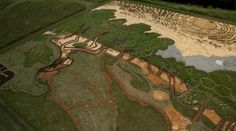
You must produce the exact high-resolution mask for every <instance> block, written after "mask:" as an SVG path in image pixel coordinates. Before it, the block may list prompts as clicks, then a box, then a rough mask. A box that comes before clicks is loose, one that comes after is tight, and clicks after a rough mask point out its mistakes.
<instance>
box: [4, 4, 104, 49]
mask: <svg viewBox="0 0 236 131" xmlns="http://www.w3.org/2000/svg"><path fill="white" fill-rule="evenodd" d="M105 1H106V0H100V1H95V0H90V1H85V0H67V1H64V0H33V1H31V0H4V1H1V2H0V28H1V31H0V37H1V39H0V42H1V44H0V48H1V50H0V51H1V52H2V51H6V50H7V49H10V48H11V47H12V45H15V46H16V45H19V44H22V42H20V43H19V41H21V40H24V39H26V38H28V37H29V36H33V34H35V33H37V32H40V31H41V30H43V29H44V28H47V27H49V26H52V25H55V24H57V23H60V22H63V20H64V19H68V18H70V17H73V16H75V15H76V14H78V13H80V12H83V11H84V10H86V9H88V10H89V9H90V8H91V7H93V6H96V5H97V4H99V3H101V2H105ZM28 40H29V39H28Z"/></svg>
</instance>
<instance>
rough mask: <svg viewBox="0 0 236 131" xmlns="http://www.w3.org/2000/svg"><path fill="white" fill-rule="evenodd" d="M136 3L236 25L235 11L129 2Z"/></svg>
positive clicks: (140, 0) (156, 1)
mask: <svg viewBox="0 0 236 131" xmlns="http://www.w3.org/2000/svg"><path fill="white" fill-rule="evenodd" d="M129 1H136V2H138V3H146V4H147V5H150V6H154V7H155V6H156V7H157V8H163V9H167V10H171V11H176V12H179V13H184V14H189V15H197V16H200V17H204V18H207V19H215V20H218V21H222V22H227V23H230V24H234V25H236V11H235V10H224V9H219V8H212V7H208V8H204V7H201V6H197V5H187V4H177V3H172V2H167V1H162V0H129Z"/></svg>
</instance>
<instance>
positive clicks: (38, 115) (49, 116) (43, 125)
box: [0, 91, 76, 131]
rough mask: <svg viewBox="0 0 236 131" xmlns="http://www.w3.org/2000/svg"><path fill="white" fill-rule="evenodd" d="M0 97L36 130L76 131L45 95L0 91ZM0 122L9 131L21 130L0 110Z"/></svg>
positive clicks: (61, 111)
mask: <svg viewBox="0 0 236 131" xmlns="http://www.w3.org/2000/svg"><path fill="white" fill-rule="evenodd" d="M0 96H1V98H3V99H4V100H5V101H6V103H7V104H8V105H9V106H10V107H12V108H13V109H14V110H15V111H16V112H17V113H18V114H19V115H20V116H22V117H23V119H25V120H26V121H27V122H28V123H29V124H30V125H32V126H33V127H34V128H35V129H37V130H45V131H52V130H60V131H73V130H76V128H75V126H74V125H73V123H72V121H71V119H70V118H69V117H68V116H67V115H66V113H65V112H64V111H63V110H62V109H60V108H59V107H57V106H56V105H55V104H54V103H52V102H50V101H48V100H47V99H46V94H45V95H41V96H37V97H36V96H32V95H27V94H24V93H14V92H11V91H0ZM0 114H3V116H2V115H1V117H0V122H1V123H2V124H4V125H5V126H6V128H9V130H10V129H11V130H16V131H18V130H19V131H21V130H25V129H22V127H21V126H19V125H18V124H17V123H16V122H15V121H14V120H12V118H11V117H10V118H9V116H8V114H7V113H6V112H5V110H2V108H0Z"/></svg>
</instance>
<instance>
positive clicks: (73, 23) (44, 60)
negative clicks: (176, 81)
mask: <svg viewBox="0 0 236 131" xmlns="http://www.w3.org/2000/svg"><path fill="white" fill-rule="evenodd" d="M101 1H103V0H101ZM101 1H99V2H101ZM25 2H26V3H25ZM50 2H52V3H54V4H56V5H57V4H60V6H59V5H58V6H54V7H55V8H56V9H55V11H57V13H55V12H54V11H51V8H50V7H51V6H50V5H51V4H52V3H50ZM84 2H85V1H83V2H82V3H83V4H81V3H80V2H75V1H73V0H71V1H70V2H68V3H67V4H68V5H67V4H63V2H62V1H55V0H50V1H47V2H46V3H44V2H42V0H35V1H28V0H26V1H22V2H19V3H7V2H6V3H1V4H0V20H1V21H0V28H3V31H1V32H0V37H1V39H0V42H1V43H2V44H1V45H0V48H3V47H5V46H9V45H8V43H9V42H11V41H12V40H17V39H18V38H20V37H22V36H24V35H28V33H30V32H31V31H34V30H37V29H39V28H42V27H44V26H46V25H47V24H48V23H50V22H55V21H57V20H59V19H61V18H62V17H64V16H66V15H68V14H70V13H71V12H74V11H75V12H76V11H81V10H83V9H84V8H85V5H84V4H85V3H86V2H85V3H84ZM89 2H92V3H87V4H88V5H90V4H93V2H95V0H89ZM96 2H97V1H96ZM22 3H24V4H22ZM39 3H40V4H39ZM11 4H13V5H12V6H10V5H11ZM36 5H37V7H35V8H33V7H34V6H36ZM88 5H87V6H88ZM24 6H27V7H32V8H27V9H28V10H27V9H26V8H24ZM68 6H71V7H73V8H71V9H69V10H67V11H66V12H64V11H63V10H65V9H67V8H68ZM166 6H172V5H166ZM13 7H15V8H14V9H12V10H10V9H11V8H13ZM44 7H45V8H44ZM46 7H47V8H46ZM77 7H79V9H78V8H77ZM168 8H169V7H168ZM176 8H181V6H180V7H176ZM183 8H184V7H183ZM196 8H198V7H196ZM41 9H44V10H43V12H41V11H38V10H41ZM62 9H63V10H62ZM183 10H187V7H186V9H182V10H181V11H183ZM44 11H46V12H48V11H49V12H50V13H54V14H60V15H58V16H50V13H49V14H48V16H47V15H46V16H44V15H43V14H45V12H44ZM28 12H35V14H34V16H32V15H31V14H29V13H28ZM58 12H59V13H58ZM62 12H63V13H62ZM193 12H194V11H193ZM27 13H28V14H27ZM199 14H201V13H199ZM23 16H25V17H23ZM35 16H39V17H35ZM61 16H62V17H61ZM222 16H223V15H222ZM22 17H23V18H22ZM226 17H227V19H228V17H231V15H229V16H227V15H226V16H224V18H222V19H226ZM3 18H7V19H3ZM110 18H113V12H112V11H111V10H101V11H93V12H88V13H86V14H83V15H80V16H76V17H73V18H71V19H70V20H68V21H67V22H65V23H62V24H60V25H59V26H57V27H56V30H64V31H68V32H73V31H75V30H76V29H78V27H79V26H80V25H81V24H83V23H85V26H88V27H90V29H89V30H88V31H87V32H86V33H85V34H84V35H85V36H86V37H88V38H90V39H93V38H94V37H95V36H96V35H97V34H99V33H102V32H104V31H109V34H107V35H105V36H103V37H102V38H101V39H100V41H99V42H101V43H102V44H104V45H106V46H108V47H111V48H114V49H117V50H123V51H124V52H127V53H129V54H131V55H134V56H136V57H139V58H141V59H144V60H146V61H147V62H149V63H151V64H153V65H156V66H158V67H160V68H162V69H164V70H167V71H168V72H171V73H174V74H176V75H177V76H178V77H180V78H181V79H182V80H183V81H184V82H186V83H188V84H190V85H191V86H190V87H199V88H195V89H197V90H202V91H204V92H206V93H208V94H209V96H210V97H213V98H214V99H215V100H216V102H218V103H217V104H218V105H220V104H222V103H223V104H226V105H227V106H226V107H227V108H228V107H229V109H230V110H222V109H223V108H224V107H222V108H221V107H219V108H218V105H217V104H215V105H214V106H211V107H214V108H215V107H216V108H217V110H216V111H217V113H218V114H220V115H221V116H222V117H225V118H226V119H228V118H229V119H235V118H234V117H235V116H236V115H235V110H236V104H235V102H236V100H235V96H234V95H233V94H235V93H236V89H235V88H234V87H235V86H236V79H235V78H236V73H235V72H228V71H227V72H226V71H216V72H212V73H205V72H203V71H200V70H197V69H195V68H194V67H186V66H185V65H184V63H181V62H177V61H176V60H175V59H173V58H168V59H164V58H162V57H158V56H156V55H155V53H156V51H157V50H164V49H167V47H168V46H169V45H171V44H173V41H172V40H170V39H168V38H158V36H159V34H155V33H144V32H146V31H149V30H150V27H149V26H148V25H144V24H135V25H130V26H127V25H123V24H124V23H125V20H109V19H110ZM15 19H21V20H22V21H21V20H20V22H18V21H14V20H15ZM8 20H9V21H8ZM51 20H53V21H51ZM229 20H231V19H229ZM232 21H234V20H233V19H232ZM7 22H9V23H7ZM6 23H7V24H6ZM35 24H37V25H35ZM8 26H9V27H8ZM8 28H9V29H8ZM3 32H4V33H3ZM12 32H14V34H13V33H12ZM9 34H10V35H9ZM113 40H118V41H119V42H118V43H112V41H113ZM58 55H59V52H58V50H57V49H55V47H54V46H52V43H44V37H42V36H41V35H37V36H36V37H34V38H32V41H28V42H26V43H25V44H23V43H22V45H19V47H18V48H12V50H10V51H8V52H6V53H3V54H1V56H0V61H1V64H4V65H6V66H7V67H8V68H9V69H10V70H11V71H13V72H15V73H16V76H15V79H13V80H12V81H11V82H8V83H7V84H5V85H4V87H5V89H11V90H13V91H15V92H26V93H27V94H32V95H37V97H36V96H31V95H27V94H23V93H13V92H10V91H3V90H1V91H0V96H1V97H3V98H4V99H5V100H6V101H7V102H8V103H9V105H10V106H12V107H13V108H14V109H15V110H18V111H19V114H21V115H22V116H23V117H24V118H25V119H26V120H27V121H32V123H31V124H32V125H33V126H34V127H35V128H38V129H41V128H40V127H41V126H42V125H43V126H42V127H44V126H46V128H47V129H48V130H54V128H56V129H59V128H60V127H61V126H60V124H59V125H57V124H56V123H57V121H56V120H55V119H59V120H60V119H62V120H63V122H64V120H66V121H65V123H62V125H63V124H66V125H67V126H66V127H65V128H63V129H64V130H67V129H68V130H70V129H71V130H75V127H74V126H73V125H71V123H72V122H71V121H70V120H69V119H68V118H67V117H66V116H64V115H65V112H63V111H62V110H61V109H59V108H58V107H54V106H55V105H53V104H52V103H51V102H48V101H46V100H45V95H46V94H44V95H42V94H43V93H45V92H46V91H47V85H46V84H45V83H43V84H42V83H40V81H38V79H37V77H36V75H37V71H38V69H40V68H41V67H43V66H45V65H48V64H49V63H50V62H52V61H53V60H54V59H55V58H57V57H58ZM72 58H73V59H75V60H76V61H74V63H73V64H74V66H70V67H67V68H66V69H65V70H62V71H61V72H60V74H59V75H58V76H56V80H55V85H56V87H57V90H58V91H59V93H58V94H57V95H58V96H57V99H60V100H63V101H64V102H65V103H66V104H71V105H73V104H78V103H83V102H85V103H87V102H98V99H97V98H96V96H94V94H92V93H93V92H91V91H89V89H90V88H89V87H87V86H86V85H87V84H86V83H87V81H89V82H90V84H91V85H92V87H93V86H94V85H95V86H96V90H97V93H99V94H100V95H101V96H102V97H105V92H106V91H105V89H104V87H106V85H105V82H104V81H105V79H104V77H102V75H103V74H102V72H101V70H100V67H99V64H101V63H100V56H90V55H85V54H83V53H81V54H76V55H73V56H72ZM107 59H108V60H107V61H105V63H106V64H107V65H111V64H113V63H114V62H115V61H116V59H113V58H112V59H110V58H109V57H108V58H107ZM130 68H131V70H132V69H133V70H136V68H132V67H130ZM129 73H130V72H129ZM132 73H133V74H132ZM132 73H131V76H132V75H133V76H135V77H136V78H134V80H133V83H132V82H131V84H132V85H133V86H135V87H137V89H140V90H142V91H149V89H148V88H147V87H148V86H147V83H146V82H145V80H144V79H143V76H142V74H140V73H137V72H136V71H132ZM202 78H206V79H202ZM201 80H202V81H201ZM38 82H39V83H38ZM83 82H84V84H83ZM201 82H202V83H201ZM65 83H66V84H65ZM199 83H200V84H199ZM212 83H215V84H214V85H212ZM42 85H43V86H42ZM65 85H66V86H65ZM222 89H226V90H222ZM112 91H113V93H114V95H115V97H116V99H117V102H118V103H117V104H118V106H119V107H120V108H119V109H118V110H117V112H118V116H117V124H118V130H121V131H123V130H126V129H127V130H131V129H133V128H135V129H136V128H137V130H138V129H140V130H147V129H148V130H153V129H156V128H158V129H160V130H162V129H163V128H164V127H165V126H161V127H160V125H159V124H156V123H157V121H158V123H162V122H163V123H162V125H165V124H166V123H164V120H163V119H162V117H161V116H160V114H158V113H157V112H155V111H154V110H153V109H150V108H141V107H140V106H139V105H138V104H137V103H133V102H130V101H129V100H128V99H127V98H126V97H125V96H124V95H123V94H122V93H121V91H120V89H119V88H118V87H117V86H113V87H112ZM95 95H96V94H95ZM18 98H20V99H18ZM15 99H17V100H16V101H14V100H15ZM109 100H110V99H105V100H104V101H103V102H109ZM174 102H175V101H173V103H174ZM24 104H26V105H24ZM210 104H212V103H209V106H210ZM174 105H175V107H176V108H177V110H178V111H180V112H184V113H186V115H187V116H190V117H192V115H193V112H192V110H189V108H188V107H184V106H183V107H180V106H179V105H180V103H177V102H176V103H174ZM25 108H26V110H24V109H25ZM32 109H33V111H31V112H30V110H32ZM38 109H45V110H38ZM51 110H56V111H58V114H55V116H54V117H55V119H53V120H52V121H48V120H46V121H45V120H44V118H45V116H44V115H45V114H47V112H51ZM34 111H35V112H36V115H35V116H33V115H32V114H31V113H34ZM127 112H132V113H129V114H127ZM3 113H4V111H3V110H0V114H3ZM56 113H57V112H56ZM73 113H79V114H80V115H79V116H77V117H78V118H79V119H80V120H81V123H82V125H86V123H91V125H90V126H89V127H86V126H85V127H83V128H86V130H89V131H90V129H94V127H97V128H96V129H103V128H104V127H102V126H101V125H100V124H101V123H100V122H104V121H102V119H101V118H105V119H106V118H107V119H106V122H107V123H106V124H107V126H106V127H105V128H107V129H109V128H111V127H109V124H111V123H112V122H114V119H113V118H116V116H115V115H114V114H115V113H116V112H113V111H111V110H110V109H109V110H91V111H86V110H80V108H76V109H75V110H73ZM99 113H100V114H101V115H99ZM89 114H90V116H89V117H90V118H91V119H83V118H82V117H84V118H86V117H87V116H88V115H89ZM91 114H94V115H91ZM153 114H155V115H153ZM127 115H128V116H129V117H127ZM39 116H41V117H40V118H39V119H37V120H36V117H39ZM80 116H82V117H80ZM111 116H112V118H111ZM57 117H59V118H57ZM100 117H101V118H100ZM4 118H5V119H7V120H8V121H6V122H5V123H4V122H2V123H3V124H4V125H5V124H8V122H9V123H10V124H11V123H12V124H14V121H12V120H11V119H10V118H9V117H8V116H7V115H5V116H4ZM142 118H145V120H148V121H149V122H147V121H145V120H144V119H142ZM2 119H3V118H2ZM2 119H1V118H0V122H1V121H3V120H2ZM54 120H55V121H54ZM39 121H40V122H39ZM94 121H96V122H98V123H94ZM205 121H206V123H208V124H209V125H210V124H211V123H210V122H209V121H207V120H205ZM50 122H51V123H52V124H48V123H50ZM67 122H68V123H67ZM38 123H39V124H41V125H38ZM0 124H1V123H0ZM96 124H97V125H96ZM112 124H114V123H112ZM142 125H145V126H142ZM141 126H142V127H141ZM144 127H148V128H144ZM8 128H13V129H15V128H19V130H20V127H18V126H17V125H16V127H8ZM113 128H114V127H113ZM163 130H165V129H163Z"/></svg>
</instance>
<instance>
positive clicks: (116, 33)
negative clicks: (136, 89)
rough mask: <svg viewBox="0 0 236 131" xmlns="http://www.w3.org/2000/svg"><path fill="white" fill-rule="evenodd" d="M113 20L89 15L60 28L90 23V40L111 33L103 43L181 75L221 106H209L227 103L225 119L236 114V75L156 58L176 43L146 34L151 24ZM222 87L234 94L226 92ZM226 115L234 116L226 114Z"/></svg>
mask: <svg viewBox="0 0 236 131" xmlns="http://www.w3.org/2000/svg"><path fill="white" fill-rule="evenodd" d="M112 17H113V13H112V11H108V10H101V11H94V12H89V13H87V14H85V15H82V16H80V17H77V18H74V19H72V20H70V21H68V22H66V23H65V24H63V25H60V26H59V27H58V28H59V29H62V30H66V31H69V32H73V31H75V29H77V27H79V25H81V24H82V23H86V26H89V27H91V28H90V30H88V31H87V32H86V33H85V34H84V35H85V36H86V37H88V38H90V39H93V38H94V37H95V36H96V35H97V34H99V33H102V32H104V31H109V34H107V35H105V36H103V37H102V38H101V39H100V42H101V43H102V44H104V45H106V46H108V47H111V48H114V49H117V50H120V49H121V50H123V51H125V52H127V53H129V54H131V55H134V56H136V57H139V58H141V59H144V60H146V61H147V62H149V63H151V64H153V65H156V66H158V67H160V68H162V69H165V70H167V71H168V72H170V73H173V74H175V75H177V76H178V77H179V78H181V79H182V80H183V81H184V82H188V83H189V84H190V85H191V87H199V88H195V89H198V90H202V91H204V92H206V93H208V94H209V96H210V97H212V98H213V99H214V100H215V102H216V103H218V105H215V106H213V107H212V106H211V104H210V103H209V106H210V107H212V108H216V107H217V106H218V107H219V105H220V104H219V103H225V104H227V107H229V108H230V111H227V110H224V109H225V108H221V107H220V109H218V112H217V113H219V114H221V116H223V117H226V118H230V115H229V114H231V115H232V114H234V112H235V109H236V107H235V105H236V104H235V100H234V99H235V98H234V96H233V95H232V94H235V92H236V89H235V88H234V87H235V86H236V80H235V79H236V77H235V75H236V73H235V72H229V71H217V72H212V73H206V72H203V71H200V70H197V69H195V68H194V67H186V66H185V65H184V63H182V62H177V61H176V60H175V59H174V58H168V59H165V58H162V57H159V56H156V55H155V52H156V51H157V50H164V49H167V47H168V45H171V44H173V41H172V40H170V39H166V38H158V34H155V33H144V32H146V31H149V30H150V27H149V26H147V25H144V24H134V25H130V26H127V25H123V24H124V23H125V20H112V21H111V20H109V19H110V18H112ZM112 41H113V42H112ZM114 41H117V42H114ZM204 78H206V79H204ZM201 79H204V81H203V82H201ZM212 81H214V83H215V84H214V85H211V84H210V83H212ZM210 85H211V86H210ZM222 87H224V88H225V89H227V92H231V93H230V94H227V92H226V93H225V92H222V91H221V90H222V89H221V88H222ZM180 112H181V111H180ZM223 112H224V113H223ZM226 112H231V113H228V115H224V114H225V113H226ZM233 116H234V115H233Z"/></svg>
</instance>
